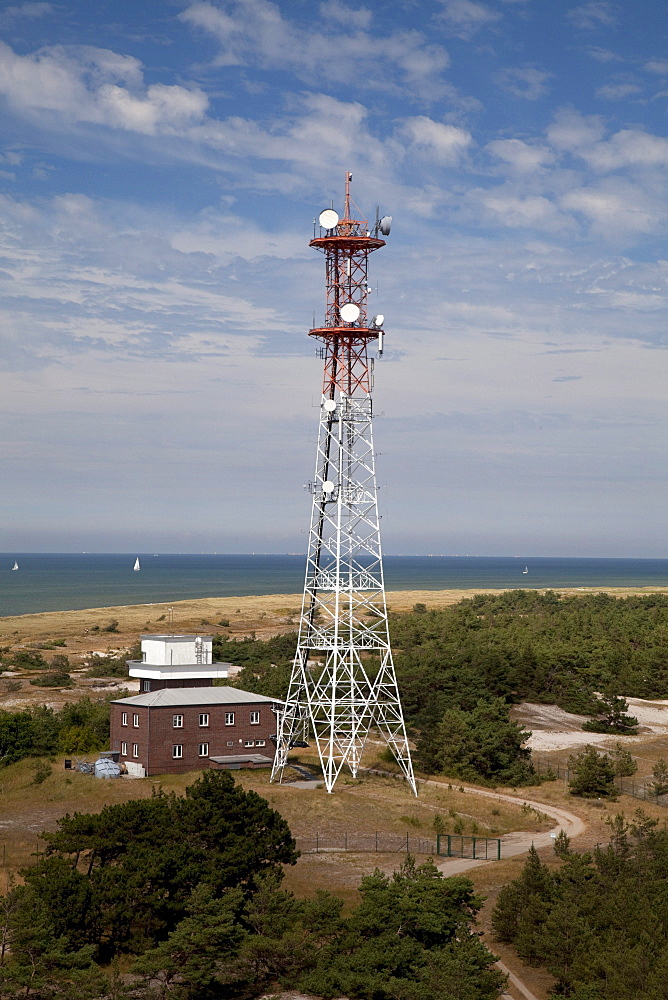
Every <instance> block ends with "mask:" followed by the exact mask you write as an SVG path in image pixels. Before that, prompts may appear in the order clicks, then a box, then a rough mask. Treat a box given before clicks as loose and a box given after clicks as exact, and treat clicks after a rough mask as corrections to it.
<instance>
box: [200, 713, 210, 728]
mask: <svg viewBox="0 0 668 1000" xmlns="http://www.w3.org/2000/svg"><path fill="white" fill-rule="evenodd" d="M199 724H200V726H208V725H209V713H208V712H205V713H204V714H203V715H200V717H199Z"/></svg>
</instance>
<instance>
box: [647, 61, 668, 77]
mask: <svg viewBox="0 0 668 1000" xmlns="http://www.w3.org/2000/svg"><path fill="white" fill-rule="evenodd" d="M643 69H646V70H647V72H648V73H656V74H657V76H668V59H650V60H649V61H648V62H646V63H645V65H644V67H643Z"/></svg>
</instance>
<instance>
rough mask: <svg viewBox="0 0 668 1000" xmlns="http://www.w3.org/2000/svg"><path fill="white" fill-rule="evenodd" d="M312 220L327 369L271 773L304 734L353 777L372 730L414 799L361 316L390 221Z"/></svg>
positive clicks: (331, 768)
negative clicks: (371, 268) (297, 609)
mask: <svg viewBox="0 0 668 1000" xmlns="http://www.w3.org/2000/svg"><path fill="white" fill-rule="evenodd" d="M351 180H352V174H350V173H348V172H346V186H345V202H344V210H343V217H342V218H339V216H338V214H337V213H336V212H335V211H334V210H333V209H331V208H329V209H325V210H324V211H323V212H321V213H320V217H319V223H320V235H317V236H314V238H313V239H312V240H311V242H310V246H312V247H314V248H315V249H316V250H319V251H320V252H321V253H323V254H324V256H325V272H326V286H327V302H326V312H325V324H324V326H321V327H314V329H312V330H310V331H309V336H310V337H314V338H316V340H319V341H320V342H321V343H322V344H323V345H324V346H323V353H324V372H323V386H322V400H321V404H320V423H319V435H318V450H317V456H316V468H315V477H314V480H313V484H312V487H311V489H312V494H313V505H312V512H311V528H310V533H309V550H308V556H307V561H306V580H305V584H304V597H303V602H302V612H301V619H300V625H299V640H298V644H297V652H296V654H295V660H294V664H293V668H292V676H291V680H290V687H289V691H288V697H287V701H286V703H285V705H284V707H283V708H282V709H281V711H280V712H279V714H278V733H277V737H276V756H275V759H274V766H273V769H272V774H271V778H272V781H273V780H276V779H278V780H281V779H282V777H283V769H284V767H285V765H286V763H287V760H288V753H289V751H290V750H291V749H292V748H293V747H295V746H304V745H305V744H306V740H307V738H309V735H310V734H312V736H313V739H314V740H315V742H316V744H317V747H318V754H319V756H320V763H321V765H322V771H323V775H324V780H325V787H326V788H327V791H328V792H331V791H332V789H333V787H334V784H335V782H336V779H337V778H338V776H339V774H340V772H341V769H342V767H343V766H344V764H346V765H347V766H348V767H349V768H350V771H351V772H352V775H353V777H356V775H357V772H358V769H359V766H360V761H361V758H362V753H363V750H364V745H365V743H366V740H367V737H368V735H369V729H370V727H371V726H375V727H376V728H377V729H378V731H379V732H380V734H381V736H382V737H383V738H384V739H385V741H386V742H387V744H388V746H389V747H390V748H391V749H392V751H393V753H394V755H395V757H396V759H397V761H398V763H399V765H400V767H401V769H402V771H403V772H404V775H405V777H406V780H407V781H408V783H409V784H410V787H411V789H412V791H413V792H414V793H415V794H417V789H416V785H415V778H414V776H413V765H412V762H411V755H410V749H409V746H408V740H407V738H406V727H405V725H404V717H403V712H402V709H401V701H400V699H399V691H398V688H397V679H396V674H395V670H394V663H393V660H392V651H391V649H390V638H389V630H388V622H387V606H386V602H385V583H384V578H383V561H382V553H381V546H380V524H379V516H378V504H377V497H376V470H375V459H374V448H373V432H372V422H371V417H372V405H371V390H372V380H371V367H372V362H370V360H369V357H368V345H369V343H371V342H373V341H378V342H379V345H382V337H383V334H384V331H383V329H382V324H383V317H382V316H380V315H379V316H374V317H373V319H371V321H369V319H368V316H367V295H368V291H369V285H368V262H369V254H371V253H373V251H374V250H379V249H380V248H381V247H383V246H385V240H383V239H381V238H380V237H379V235H378V234H379V232H380V233H381V234H382V235H383V236H387V235H388V234H389V231H390V224H391V221H392V220H391V217H390V216H385V217H384V218H382V219H381V220H380V221H378V220H376V222H375V225H374V227H373V230H371V231H370V230H369V228H368V222H367V220H365V219H355V218H353V216H352V214H351V198H350V182H351Z"/></svg>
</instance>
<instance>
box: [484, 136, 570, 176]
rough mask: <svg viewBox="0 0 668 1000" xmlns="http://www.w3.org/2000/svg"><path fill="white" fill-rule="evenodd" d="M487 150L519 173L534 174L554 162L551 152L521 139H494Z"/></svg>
mask: <svg viewBox="0 0 668 1000" xmlns="http://www.w3.org/2000/svg"><path fill="white" fill-rule="evenodd" d="M487 149H488V150H489V151H490V153H491V154H492V155H493V156H496V157H497V158H498V159H500V160H503V161H504V163H507V164H508V165H509V166H510V167H512V169H513V170H516V171H517V172H518V173H534V172H535V171H537V170H540V169H542V168H543V167H546V166H548V165H550V164H551V163H553V162H554V154H553V153H552V151H551V150H549V149H547V148H546V147H545V146H536V145H530V144H529V143H527V142H523V141H522V140H521V139H494V140H493V141H492V142H489V143H488V144H487Z"/></svg>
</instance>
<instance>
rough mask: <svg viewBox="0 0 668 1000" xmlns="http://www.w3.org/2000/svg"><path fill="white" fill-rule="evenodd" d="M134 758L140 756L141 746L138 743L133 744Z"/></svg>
mask: <svg viewBox="0 0 668 1000" xmlns="http://www.w3.org/2000/svg"><path fill="white" fill-rule="evenodd" d="M132 756H133V757H138V756H139V744H138V743H133V744H132Z"/></svg>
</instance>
